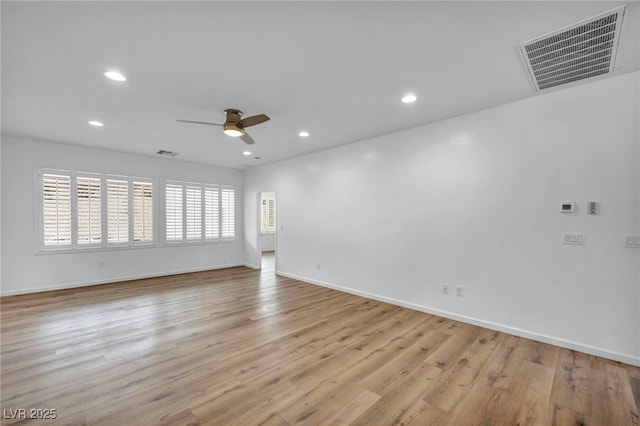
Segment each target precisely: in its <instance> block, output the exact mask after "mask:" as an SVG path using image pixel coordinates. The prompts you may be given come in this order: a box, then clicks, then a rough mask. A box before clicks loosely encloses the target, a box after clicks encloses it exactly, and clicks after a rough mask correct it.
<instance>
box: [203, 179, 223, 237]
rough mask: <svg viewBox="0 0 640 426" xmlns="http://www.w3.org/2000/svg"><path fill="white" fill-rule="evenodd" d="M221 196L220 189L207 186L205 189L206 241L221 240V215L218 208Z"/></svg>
mask: <svg viewBox="0 0 640 426" xmlns="http://www.w3.org/2000/svg"><path fill="white" fill-rule="evenodd" d="M219 202H220V194H219V192H218V188H216V187H213V186H205V188H204V237H205V238H206V239H210V240H212V239H216V238H220V215H219V211H218V206H219Z"/></svg>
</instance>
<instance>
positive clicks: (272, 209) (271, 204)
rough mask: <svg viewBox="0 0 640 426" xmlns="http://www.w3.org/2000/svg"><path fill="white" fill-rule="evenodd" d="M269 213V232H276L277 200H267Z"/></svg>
mask: <svg viewBox="0 0 640 426" xmlns="http://www.w3.org/2000/svg"><path fill="white" fill-rule="evenodd" d="M267 211H268V216H269V218H268V221H267V231H268V232H276V200H267Z"/></svg>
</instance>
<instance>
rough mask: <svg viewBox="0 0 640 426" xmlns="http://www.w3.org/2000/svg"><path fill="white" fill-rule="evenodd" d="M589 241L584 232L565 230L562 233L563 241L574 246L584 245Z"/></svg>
mask: <svg viewBox="0 0 640 426" xmlns="http://www.w3.org/2000/svg"><path fill="white" fill-rule="evenodd" d="M586 242H587V237H586V235H585V233H584V232H565V233H564V234H562V243H563V244H570V245H574V246H583V245H585V243H586Z"/></svg>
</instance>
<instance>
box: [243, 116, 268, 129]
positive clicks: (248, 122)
mask: <svg viewBox="0 0 640 426" xmlns="http://www.w3.org/2000/svg"><path fill="white" fill-rule="evenodd" d="M269 120H271V119H270V118H269V117H268V116H266V115H265V114H258V115H254V116H252V117H247V118H243V119H242V120H240V124H242V127H249V126H255V125H256V124H260V123H264V122H265V121H269Z"/></svg>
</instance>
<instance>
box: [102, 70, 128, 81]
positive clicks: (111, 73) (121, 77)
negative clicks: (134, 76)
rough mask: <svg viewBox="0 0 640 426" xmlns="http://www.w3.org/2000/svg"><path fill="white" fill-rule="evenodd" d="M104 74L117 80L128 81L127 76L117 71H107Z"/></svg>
mask: <svg viewBox="0 0 640 426" xmlns="http://www.w3.org/2000/svg"><path fill="white" fill-rule="evenodd" d="M104 76H105V77H107V78H110V79H111V80H115V81H127V78H126V77H125V76H124V75H122V74H120V73H119V72H117V71H107V72H105V73H104Z"/></svg>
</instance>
